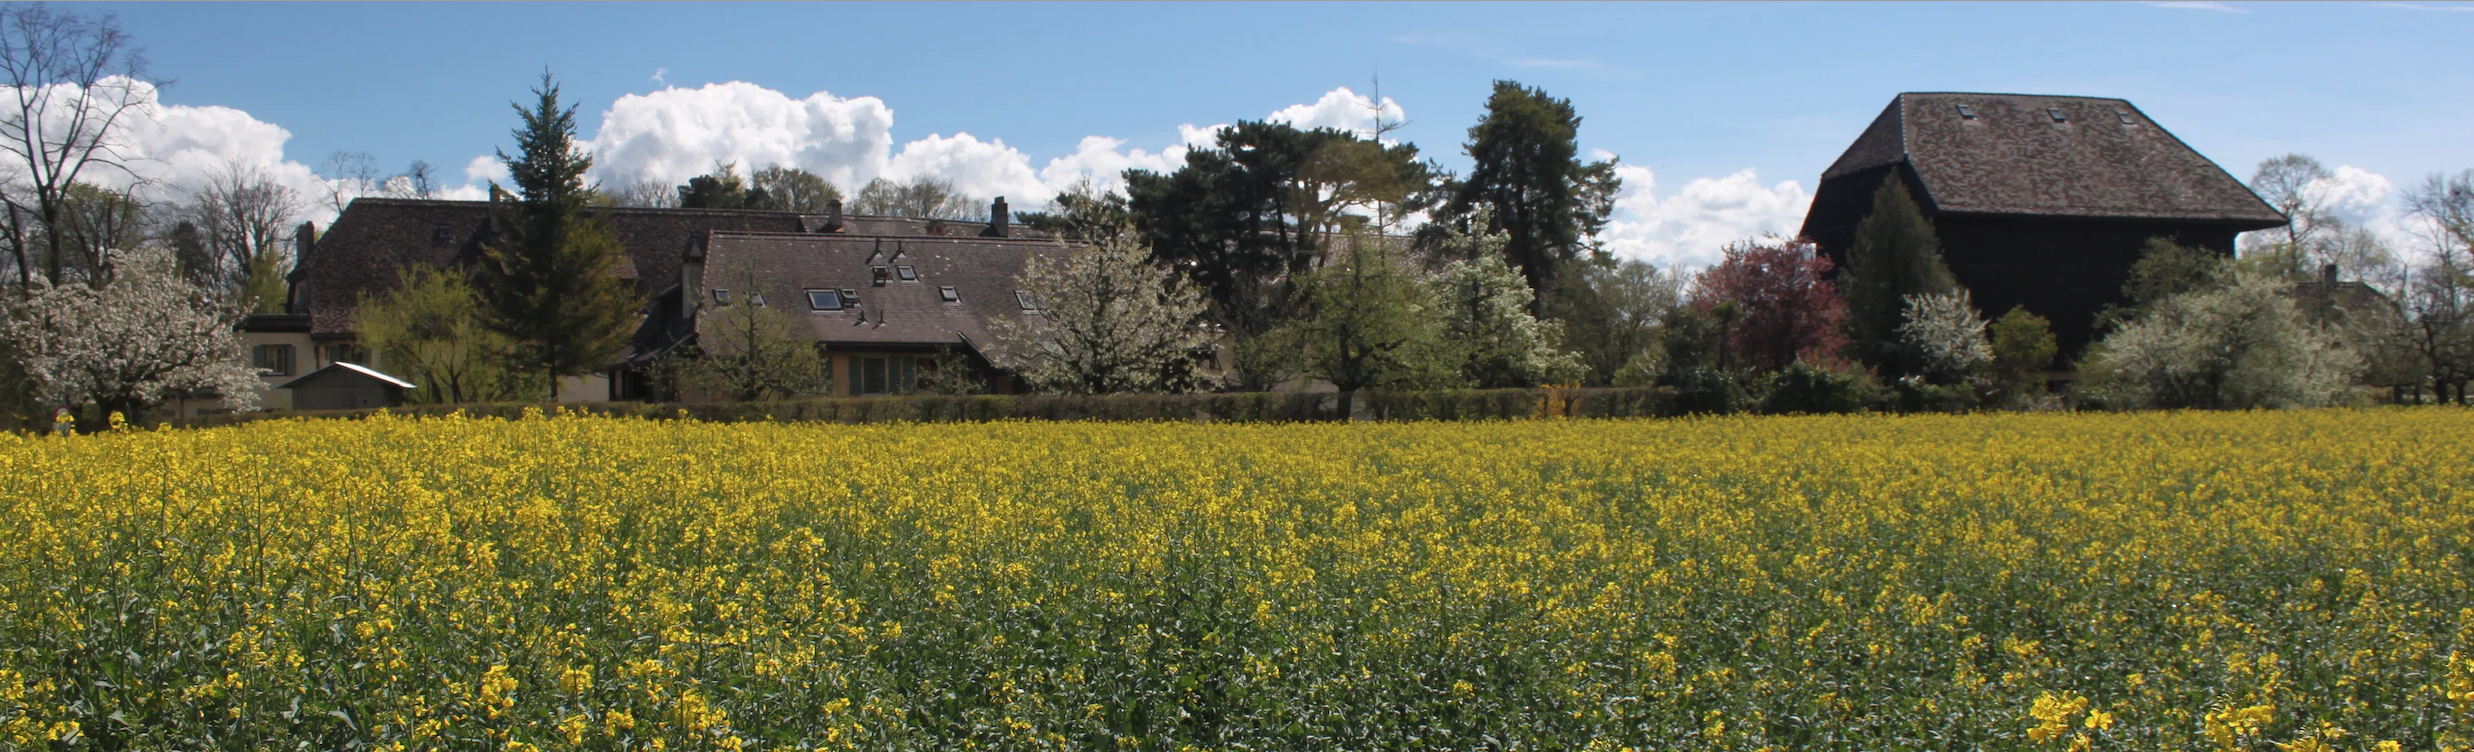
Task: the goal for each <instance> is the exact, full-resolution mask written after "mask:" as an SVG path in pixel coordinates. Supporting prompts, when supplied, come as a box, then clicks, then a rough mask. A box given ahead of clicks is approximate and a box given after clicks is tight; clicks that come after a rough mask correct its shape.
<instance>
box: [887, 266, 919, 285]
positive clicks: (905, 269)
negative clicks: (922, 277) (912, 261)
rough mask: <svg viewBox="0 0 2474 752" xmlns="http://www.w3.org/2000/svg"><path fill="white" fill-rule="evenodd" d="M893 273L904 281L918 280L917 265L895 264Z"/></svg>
mask: <svg viewBox="0 0 2474 752" xmlns="http://www.w3.org/2000/svg"><path fill="white" fill-rule="evenodd" d="M893 273H894V276H898V277H901V278H902V281H904V282H916V281H918V280H919V267H916V266H911V265H908V264H905V265H902V266H897V267H894V268H893Z"/></svg>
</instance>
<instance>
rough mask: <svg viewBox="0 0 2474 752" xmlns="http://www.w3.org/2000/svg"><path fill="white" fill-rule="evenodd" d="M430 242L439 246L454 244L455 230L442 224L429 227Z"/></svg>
mask: <svg viewBox="0 0 2474 752" xmlns="http://www.w3.org/2000/svg"><path fill="white" fill-rule="evenodd" d="M430 242H432V243H437V244H440V245H445V244H447V243H452V242H455V228H454V227H451V226H448V225H444V224H436V225H430Z"/></svg>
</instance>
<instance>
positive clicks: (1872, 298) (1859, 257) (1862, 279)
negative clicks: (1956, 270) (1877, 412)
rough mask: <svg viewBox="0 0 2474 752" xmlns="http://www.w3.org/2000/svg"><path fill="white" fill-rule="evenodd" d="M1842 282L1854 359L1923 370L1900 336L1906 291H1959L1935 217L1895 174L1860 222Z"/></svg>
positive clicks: (1900, 371)
mask: <svg viewBox="0 0 2474 752" xmlns="http://www.w3.org/2000/svg"><path fill="white" fill-rule="evenodd" d="M1838 282H1839V290H1841V291H1842V293H1843V295H1844V296H1845V298H1846V301H1847V329H1848V335H1849V337H1848V339H1849V346H1850V347H1852V348H1853V349H1854V351H1855V352H1854V355H1855V356H1856V358H1857V359H1858V360H1861V361H1863V362H1865V363H1867V364H1870V365H1873V366H1876V367H1879V368H1881V369H1882V370H1883V371H1884V372H1886V373H1887V374H1889V375H1894V376H1904V375H1908V374H1912V373H1917V372H1920V370H1921V369H1922V362H1921V360H1920V356H1919V354H1917V353H1913V352H1909V350H1910V349H1911V348H1908V347H1906V346H1905V345H1903V344H1902V343H1901V339H1900V337H1899V325H1900V324H1903V323H1906V308H1907V296H1909V295H1924V294H1934V293H1943V294H1946V293H1952V292H1956V291H1957V289H1958V282H1957V281H1955V280H1953V279H1952V278H1951V276H1950V267H1949V266H1948V265H1947V264H1945V263H1944V262H1943V261H1942V258H1941V241H1940V239H1938V238H1936V237H1935V236H1934V234H1933V224H1932V222H1930V221H1927V220H1926V219H1925V218H1924V211H1923V210H1921V209H1918V208H1916V202H1915V199H1913V198H1911V197H1909V196H1908V194H1907V185H1906V183H1905V182H1904V181H1901V180H1899V179H1898V174H1897V173H1895V172H1893V173H1891V175H1890V177H1889V179H1887V180H1885V181H1883V183H1882V186H1881V189H1880V190H1877V191H1874V192H1873V211H1872V213H1871V214H1868V215H1865V217H1864V222H1863V223H1862V224H1859V225H1857V226H1856V239H1855V246H1854V247H1853V248H1851V249H1849V250H1848V251H1847V268H1846V269H1845V270H1842V271H1840V272H1839V280H1838Z"/></svg>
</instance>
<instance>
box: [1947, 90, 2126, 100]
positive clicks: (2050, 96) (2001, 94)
mask: <svg viewBox="0 0 2474 752" xmlns="http://www.w3.org/2000/svg"><path fill="white" fill-rule="evenodd" d="M1899 96H1900V97H1901V98H1905V97H1911V96H1914V97H1951V96H1962V97H2044V98H2047V99H2096V100H2103V101H2107V102H2129V101H2130V100H2128V99H2124V98H2122V97H2095V96H2088V95H2085V94H2030V93H2027V92H2021V91H1902V92H1899Z"/></svg>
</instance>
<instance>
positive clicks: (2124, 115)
mask: <svg viewBox="0 0 2474 752" xmlns="http://www.w3.org/2000/svg"><path fill="white" fill-rule="evenodd" d="M2113 116H2114V117H2118V118H2121V119H2122V124H2123V125H2138V124H2139V123H2138V121H2136V120H2132V119H2130V113H2127V112H2122V111H2119V110H2116V111H2115V112H2114V113H2113Z"/></svg>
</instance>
